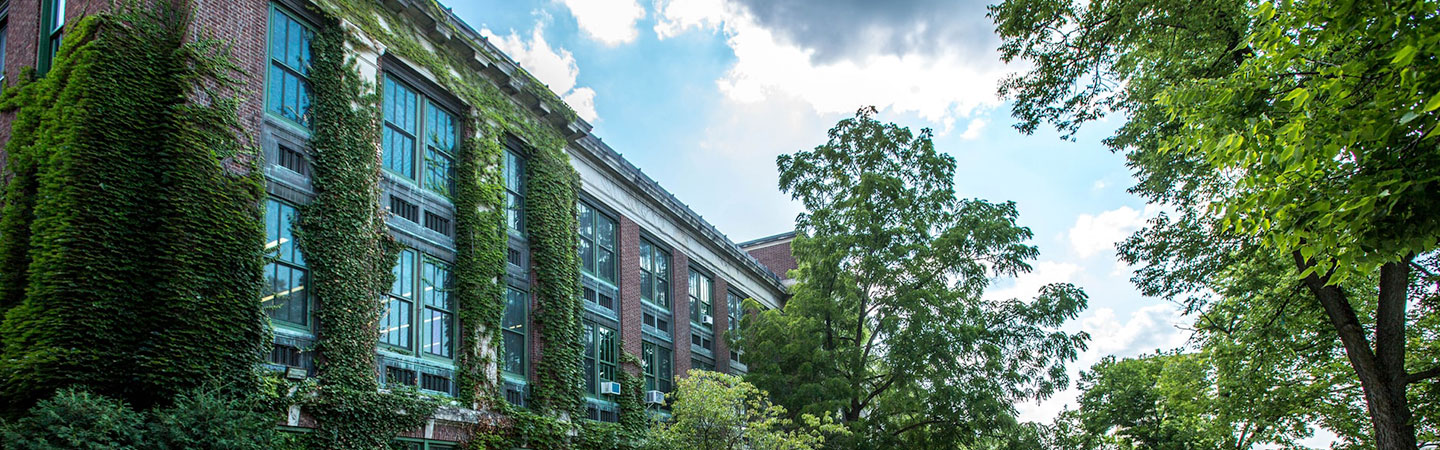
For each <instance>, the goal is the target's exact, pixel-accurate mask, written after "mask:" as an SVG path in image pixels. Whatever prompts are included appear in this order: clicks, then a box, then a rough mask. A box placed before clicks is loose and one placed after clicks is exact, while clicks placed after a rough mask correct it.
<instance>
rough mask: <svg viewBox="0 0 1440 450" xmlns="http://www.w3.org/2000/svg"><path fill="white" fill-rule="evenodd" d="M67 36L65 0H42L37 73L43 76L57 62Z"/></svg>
mask: <svg viewBox="0 0 1440 450" xmlns="http://www.w3.org/2000/svg"><path fill="white" fill-rule="evenodd" d="M64 37H65V0H42V1H41V2H40V49H39V50H40V51H39V52H37V53H39V55H38V56H39V61H38V62H37V63H36V64H35V73H36V75H40V76H43V75H45V73H46V72H49V71H50V67H51V66H53V65H54V64H55V56H56V55H58V54H59V53H60V45H61V44H62V43H63V42H64Z"/></svg>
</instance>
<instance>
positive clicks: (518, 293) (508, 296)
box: [500, 287, 530, 379]
mask: <svg viewBox="0 0 1440 450" xmlns="http://www.w3.org/2000/svg"><path fill="white" fill-rule="evenodd" d="M529 310H530V298H529V296H528V295H526V294H525V291H522V290H519V289H515V288H514V287H509V288H507V289H506V291H505V316H504V317H502V318H501V322H500V329H501V334H502V335H503V336H502V339H504V348H503V349H502V351H503V352H504V354H502V355H501V356H500V370H502V371H505V372H507V373H510V374H512V375H518V376H519V377H520V378H522V379H523V378H525V376H526V374H527V373H526V372H525V364H526V363H527V362H528V359H527V358H526V346H525V339H526V332H525V322H526V318H525V316H526V315H527V314H528V313H529Z"/></svg>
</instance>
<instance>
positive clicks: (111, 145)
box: [0, 2, 267, 415]
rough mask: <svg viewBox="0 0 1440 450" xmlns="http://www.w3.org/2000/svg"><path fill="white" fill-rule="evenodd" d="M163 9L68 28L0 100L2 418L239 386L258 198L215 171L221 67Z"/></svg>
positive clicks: (209, 43)
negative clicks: (0, 142) (1, 140)
mask: <svg viewBox="0 0 1440 450" xmlns="http://www.w3.org/2000/svg"><path fill="white" fill-rule="evenodd" d="M169 5H170V4H169V3H165V2H157V3H154V4H150V3H135V4H127V5H125V6H120V7H117V11H116V12H114V13H111V14H101V15H93V16H89V17H86V18H85V19H83V20H81V21H80V23H79V24H77V25H75V26H74V28H72V30H71V31H69V32H67V35H66V37H67V39H66V46H65V47H64V48H62V49H61V51H60V55H59V56H58V58H57V60H56V63H55V66H54V68H53V69H52V70H51V71H50V73H49V74H48V76H47V77H46V78H44V79H40V80H37V81H34V82H31V83H26V84H24V85H23V86H20V87H17V88H12V89H9V90H7V91H6V98H5V107H6V108H10V109H16V110H18V111H17V115H18V116H19V117H17V119H16V122H15V123H16V125H17V128H16V133H15V134H14V135H12V139H11V141H10V143H9V144H8V146H7V150H8V151H9V152H10V158H11V161H12V162H14V163H15V166H16V168H17V170H18V171H17V176H16V178H15V180H16V182H15V183H12V184H11V185H10V186H9V187H8V188H7V189H8V192H7V196H9V197H10V198H11V199H13V200H14V201H10V202H7V204H6V207H5V213H4V219H3V221H0V224H3V225H0V227H3V228H4V231H0V233H3V236H0V237H3V238H4V239H5V244H4V245H5V249H4V251H5V256H4V257H3V258H4V259H3V263H0V264H4V269H5V273H6V278H4V280H3V281H4V282H5V283H7V284H6V286H5V287H4V288H3V289H0V291H3V292H4V296H5V297H4V298H5V300H3V302H4V305H5V306H10V308H9V310H8V311H6V316H5V321H4V323H3V325H0V336H3V339H4V350H3V355H0V397H4V398H6V399H7V401H6V407H7V408H9V409H8V413H9V414H11V415H15V414H19V413H21V412H23V411H24V410H25V409H26V408H28V407H29V406H31V405H34V404H35V403H36V402H37V401H39V400H40V399H43V398H48V397H49V396H50V394H51V393H53V392H54V391H55V389H57V388H61V387H65V386H83V387H85V388H87V389H89V390H92V391H94V392H96V393H99V394H103V395H109V396H115V397H117V398H121V399H124V400H126V401H127V402H129V403H131V404H134V405H136V406H137V407H141V408H148V407H150V406H151V405H155V404H158V403H163V402H165V401H166V400H167V399H169V398H171V397H172V396H173V395H175V393H176V392H179V391H181V390H184V389H188V388H190V387H194V386H196V385H198V384H200V383H202V382H207V381H213V382H216V383H219V384H225V385H233V386H253V385H254V382H255V379H254V377H253V372H252V370H251V369H252V368H253V367H254V366H255V364H256V363H258V358H259V355H260V354H261V349H262V346H261V345H262V344H263V342H264V341H265V339H266V332H267V328H266V326H265V319H264V316H263V314H262V312H261V310H260V305H259V302H257V301H256V299H257V298H258V296H259V292H260V283H261V268H262V257H263V254H262V248H261V244H262V241H263V229H262V226H261V221H260V211H259V208H258V207H257V205H258V204H259V199H260V192H261V189H260V182H259V174H258V171H254V170H243V172H246V173H247V174H246V175H235V174H233V173H232V172H230V171H229V170H228V169H227V167H226V165H227V163H228V164H233V165H237V166H240V167H244V166H245V164H243V163H242V162H240V161H244V160H243V159H242V160H232V159H231V158H232V157H234V156H236V155H238V154H240V153H242V152H244V153H249V152H251V150H250V149H249V148H248V147H247V146H246V145H245V144H244V143H242V142H240V141H238V140H237V136H242V135H243V133H242V132H241V131H240V128H239V125H238V120H239V119H238V115H237V113H236V111H237V109H236V107H237V104H238V101H237V100H236V99H235V97H234V95H233V94H234V89H235V87H236V86H235V84H234V82H233V81H232V80H231V78H230V76H231V75H232V74H233V71H234V70H235V66H234V65H233V64H231V63H230V62H229V58H228V56H229V55H228V54H227V53H226V51H225V50H224V48H223V46H222V44H221V43H220V42H218V41H215V40H213V39H208V38H206V37H204V36H203V35H197V33H194V32H193V31H192V30H190V29H188V28H187V27H188V26H189V24H190V23H191V17H190V16H189V14H188V13H187V12H186V11H184V10H180V9H177V8H175V7H173V6H169ZM197 36H198V38H197ZM26 227H28V229H29V232H28V234H27V233H26V232H25V231H23V229H24V228H26ZM17 301H18V303H15V302H17Z"/></svg>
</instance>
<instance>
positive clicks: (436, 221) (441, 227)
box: [425, 211, 450, 236]
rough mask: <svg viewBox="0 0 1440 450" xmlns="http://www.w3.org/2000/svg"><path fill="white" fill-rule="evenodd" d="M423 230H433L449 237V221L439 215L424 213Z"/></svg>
mask: <svg viewBox="0 0 1440 450" xmlns="http://www.w3.org/2000/svg"><path fill="white" fill-rule="evenodd" d="M425 228H429V229H431V230H435V231H437V232H439V233H440V234H443V235H446V236H449V235H450V219H446V218H444V217H441V216H440V215H439V214H435V213H432V212H430V211H425Z"/></svg>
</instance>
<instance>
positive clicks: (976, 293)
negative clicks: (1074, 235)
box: [745, 108, 1088, 448]
mask: <svg viewBox="0 0 1440 450" xmlns="http://www.w3.org/2000/svg"><path fill="white" fill-rule="evenodd" d="M875 114H876V111H875V109H874V108H863V109H861V110H859V112H857V114H856V116H855V117H854V118H850V119H845V120H842V121H840V122H839V123H838V124H836V126H835V127H834V128H833V129H831V130H830V132H829V140H828V142H826V143H825V144H824V145H820V146H817V147H815V149H814V150H811V151H800V152H797V153H795V154H793V155H782V156H780V157H779V160H778V162H779V167H780V188H781V189H782V190H784V191H785V192H787V193H790V194H791V195H792V196H793V197H794V198H795V199H797V200H799V201H801V202H802V203H803V204H804V206H805V208H806V212H805V213H803V214H801V215H800V216H799V217H798V218H797V220H796V228H797V230H798V232H799V233H800V236H799V237H798V238H797V239H796V240H795V242H794V244H793V252H794V255H795V258H796V260H797V261H798V263H799V269H797V271H796V272H795V273H794V275H795V277H796V278H797V279H798V280H799V283H798V284H797V285H795V287H794V288H793V290H792V292H793V294H794V296H793V297H792V298H791V299H790V300H789V301H788V302H787V303H786V305H785V308H784V309H783V310H775V311H767V312H765V313H762V314H760V315H759V316H758V317H757V318H755V319H754V320H753V323H751V324H748V325H747V326H746V327H745V329H746V330H747V331H746V337H745V342H746V343H747V345H746V355H747V362H749V363H750V364H751V365H750V367H751V372H750V374H749V375H748V376H747V380H750V381H752V382H754V383H755V384H756V385H757V386H759V387H760V388H762V389H765V390H768V391H770V392H771V393H773V394H774V398H775V400H776V401H777V403H779V404H781V405H783V406H785V407H786V408H787V409H789V410H790V411H792V412H795V413H810V414H815V415H827V414H834V413H836V412H838V413H839V414H840V416H841V419H842V420H843V421H844V422H846V424H847V425H848V426H849V427H850V428H851V429H852V430H853V431H854V432H855V433H854V434H853V435H852V436H851V437H850V438H849V439H840V440H837V441H836V442H835V443H834V444H833V446H837V447H840V448H957V447H959V448H978V447H981V446H987V447H988V446H1001V445H1009V444H1013V442H1010V441H1008V439H1009V438H1008V437H1006V436H1007V434H1008V433H1007V430H1013V429H1016V428H1017V425H1018V424H1017V423H1016V421H1015V419H1014V414H1015V410H1014V407H1013V404H1014V402H1016V401H1020V400H1023V399H1035V398H1044V397H1046V396H1048V395H1050V394H1051V393H1053V392H1055V391H1056V390H1057V389H1059V388H1062V387H1063V386H1064V385H1065V384H1066V382H1067V380H1066V376H1065V370H1064V364H1065V363H1066V362H1067V361H1071V360H1073V359H1074V358H1075V356H1076V354H1077V352H1078V351H1080V350H1081V349H1083V348H1084V343H1085V341H1086V339H1087V338H1088V336H1086V335H1085V334H1083V333H1076V334H1068V333H1064V332H1060V331H1056V328H1057V327H1058V326H1059V325H1060V324H1061V323H1063V322H1064V321H1065V320H1067V319H1070V318H1073V317H1075V316H1076V314H1078V313H1079V311H1080V310H1082V309H1083V308H1084V307H1085V303H1086V297H1085V294H1084V293H1083V292H1082V291H1081V290H1080V289H1078V288H1076V287H1074V286H1071V285H1068V284H1054V285H1049V286H1046V287H1045V288H1044V289H1043V290H1042V291H1041V293H1040V295H1039V296H1038V298H1035V299H1030V300H1026V301H1021V300H1017V299H1007V300H1001V301H988V300H983V299H982V294H983V293H984V290H985V288H986V287H987V286H988V285H989V284H990V283H991V281H992V280H993V279H995V278H996V277H1002V276H1014V275H1017V274H1019V273H1023V272H1027V271H1029V270H1030V266H1029V265H1028V264H1027V261H1029V260H1031V259H1033V258H1034V257H1035V256H1036V255H1037V254H1038V251H1037V250H1036V248H1035V247H1033V246H1030V245H1027V244H1026V241H1027V240H1028V239H1029V238H1030V237H1031V232H1030V230H1029V229H1028V228H1025V227H1021V226H1018V225H1017V224H1016V219H1015V217H1016V210H1015V205H1014V204H1013V203H991V202H987V201H983V200H962V199H959V198H957V197H956V194H955V191H954V187H953V183H954V178H955V160H954V159H953V158H951V157H950V156H948V155H945V154H942V153H940V152H937V151H936V150H935V147H934V145H933V144H932V142H931V132H930V130H928V129H927V130H922V131H921V132H920V133H918V134H915V133H912V132H911V131H910V130H909V129H908V128H904V127H900V126H897V125H895V124H890V123H881V122H879V121H877V120H876V119H875V118H874V115H875Z"/></svg>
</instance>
